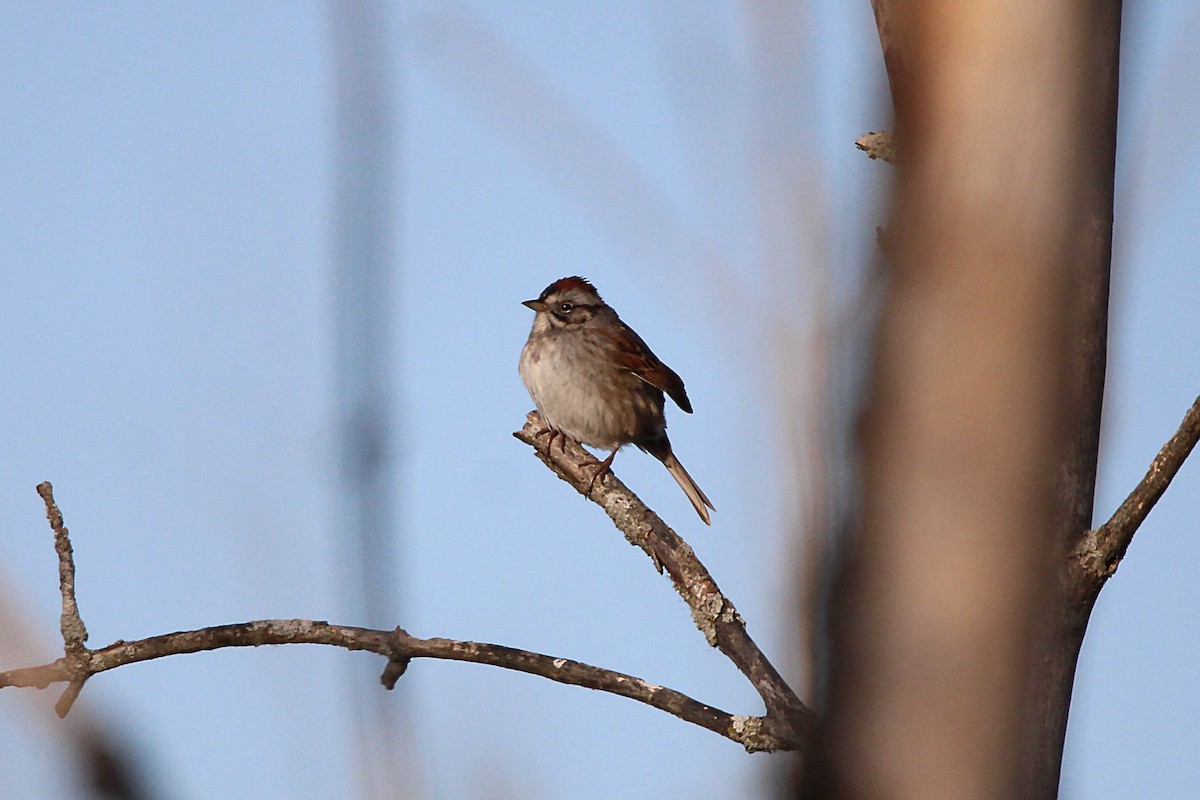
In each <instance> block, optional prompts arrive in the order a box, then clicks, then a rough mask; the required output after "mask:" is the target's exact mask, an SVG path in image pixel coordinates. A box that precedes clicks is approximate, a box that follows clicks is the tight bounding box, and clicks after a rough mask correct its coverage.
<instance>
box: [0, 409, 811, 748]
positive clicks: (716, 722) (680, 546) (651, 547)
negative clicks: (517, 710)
mask: <svg viewBox="0 0 1200 800" xmlns="http://www.w3.org/2000/svg"><path fill="white" fill-rule="evenodd" d="M539 423H540V420H538V419H537V418H536V415H531V418H530V422H529V423H527V424H526V426H525V428H524V429H523V430H522V431H520V432H518V433H517V434H516V436H517V437H518V438H521V439H522V440H526V436H528V437H529V440H533V441H531V443H532V444H534V447H535V448H538V456H539V457H540V458H542V460H543V461H545V462H546V463H547V464H548V465H549V466H550V467H551V468H552V469H553V470H554V471H555V472H556V473H557V474H559V475H560V477H563V478H564V479H565V480H568V481H569V482H571V483H572V485H575V486H576V488H577V489H580V490H581V491H586V489H587V488H588V484H589V483H590V481H591V474H590V471H586V470H583V469H581V468H582V467H584V466H586V465H590V464H591V463H593V461H594V459H592V458H591V457H590V456H588V455H587V454H586V453H585V452H584V451H583V450H582V449H581V448H579V447H577V446H574V445H568V446H567V449H566V451H565V452H560V453H559V454H558V455H556V456H551V455H549V454H548V453H547V452H546V451H545V448H544V447H539V444H538V442H537V441H536V440H535V437H533V432H534V431H536V429H537V428H536V426H537V425H538V424H539ZM556 449H557V448H556ZM38 494H40V495H41V496H42V498H43V500H44V501H45V503H46V514H47V517H48V519H49V520H50V525H51V528H52V529H53V531H54V541H55V550H56V552H57V553H58V559H59V591H60V593H61V595H62V607H63V611H62V623H61V628H62V635H63V650H64V654H63V657H62V658H59V659H57V660H55V661H53V662H51V663H48V664H42V665H40V666H34V667H22V668H19V669H12V670H8V671H6V672H0V688H4V687H8V686H13V687H36V688H46V687H47V686H49V685H50V684H52V683H66V684H67V689H66V690H65V691H64V692H63V696H62V698H61V699H60V700H59V702H58V705H57V706H56V708H57V711H58V713H59V715H60V716H65V715H66V714H67V712H68V711H69V710H70V708H71V705H72V703H74V701H75V699H76V698H77V697H78V696H79V693H80V691H81V690H82V688H83V685H84V683H85V682H86V681H87V680H88V679H89V678H90V677H91V676H92V675H95V674H97V673H100V672H106V671H108V670H111V669H116V668H117V667H122V666H125V665H127V664H134V663H137V662H140V661H148V660H151V659H155V658H164V657H166V656H172V655H182V654H185V653H197V652H201V651H205V650H217V649H221V648H225V647H258V646H260V645H280V644H321V645H328V646H332V647H341V648H345V649H347V650H365V651H369V652H373V653H378V654H379V655H381V656H383V657H384V658H386V659H387V665H386V667H385V668H384V670H383V675H382V677H381V682H382V683H383V685H384V686H385V687H386V688H388V689H391V688H393V687H394V686H395V684H396V682H397V681H398V680H399V678H400V676H401V675H403V674H404V671H405V670H406V669H407V667H408V664H409V662H410V661H411V660H412V659H416V658H434V659H445V660H451V661H469V662H473V663H476V664H488V665H491V666H495V667H500V668H502V669H511V670H515V671H518V672H525V673H528V674H531V675H538V676H540V677H543V678H548V679H550V680H553V681H557V682H559V683H564V684H569V685H573V686H583V687H586V688H589V689H596V690H598V691H603V692H608V693H610V694H615V695H620V696H622V697H628V698H630V699H633V700H637V701H639V702H642V703H645V704H646V705H649V706H653V707H654V708H657V709H659V710H662V711H666V712H667V713H669V714H672V715H674V716H676V717H678V718H680V719H682V720H684V721H685V722H690V723H693V724H695V725H699V726H701V727H703V728H706V729H708V730H711V731H713V732H715V733H719V734H721V735H722V736H724V737H726V738H728V739H731V740H732V741H735V742H737V743H738V744H740V745H742V746H743V747H745V748H746V750H747V751H750V752H756V751H778V750H799V749H802V748H803V747H804V746H805V745H806V743H807V737H808V735H809V733H810V732H811V730H812V727H813V724H814V722H815V717H814V715H813V714H812V712H811V711H809V710H808V709H807V708H806V707H804V705H803V704H801V703H800V701H799V699H797V698H796V696H795V694H794V693H793V692H792V691H791V689H790V688H789V687H788V686H787V684H786V683H784V682H783V679H782V678H781V677H780V676H779V674H778V673H777V672H776V671H775V669H774V667H772V666H771V664H770V662H768V661H767V659H766V657H765V656H764V655H763V654H762V652H761V651H760V650H759V649H758V647H757V646H756V645H755V644H754V642H753V641H751V640H750V638H749V636H748V635H747V634H746V632H745V626H744V623H743V622H742V620H741V618H740V617H739V616H738V614H737V611H736V610H734V608H733V605H732V604H731V603H730V602H729V601H728V600H727V599H726V598H725V597H724V595H722V594H721V592H720V590H719V589H718V588H717V586H716V583H715V582H714V581H713V579H712V576H711V575H709V574H708V571H707V570H705V569H704V567H703V565H701V564H700V562H699V561H698V560H697V559H696V557H695V554H694V553H692V551H691V548H690V547H688V545H687V544H686V543H685V542H683V540H682V539H680V538H679V537H678V536H677V535H676V534H675V533H674V531H672V530H671V529H670V528H668V527H667V526H666V525H665V524H664V523H663V522H662V520H661V519H659V518H658V516H657V515H655V514H654V512H652V511H650V510H649V509H648V508H646V507H645V506H644V505H643V504H642V503H641V501H640V500H638V499H637V497H635V496H634V495H633V494H632V493H631V492H630V491H629V490H628V489H626V488H625V487H624V486H623V485H622V484H621V483H620V481H618V480H617V479H616V478H615V477H613V476H611V475H610V476H609V477H607V478H605V479H604V480H603V481H600V482H597V484H596V487H595V493H594V499H595V500H596V501H597V502H598V503H600V504H601V506H602V507H604V508H605V510H606V511H607V512H608V513H609V515H610V516H611V517H612V518H613V520H614V521H615V522H617V523H618V526H621V530H622V531H623V532H624V533H625V535H626V537H627V538H629V540H630V541H631V542H633V543H635V544H638V545H639V546H640V547H642V549H644V550H645V551H646V552H647V554H649V555H650V557H651V558H652V559H653V560H654V563H655V565H656V566H657V568H658V569H659V571H660V572H661V571H662V570H663V569H664V568H665V569H666V570H667V572H668V573H669V574H670V575H671V578H672V580H673V581H674V582H675V585H676V588H677V589H678V590H679V591H680V593H681V594H682V595H683V596H684V599H685V600H686V601H687V602H688V605H689V606H690V607H691V609H692V616H693V618H694V619H695V621H696V625H697V627H699V628H700V630H701V631H702V632H704V634H705V636H706V637H707V638H708V640H709V642H710V643H712V644H713V645H714V646H716V647H718V648H720V649H721V651H722V652H724V653H725V654H726V655H728V656H729V658H730V659H731V660H732V661H733V662H734V663H735V664H736V665H737V666H738V668H739V669H740V670H741V671H742V672H743V673H744V674H745V675H746V676H747V677H748V678H749V679H750V680H751V681H752V682H753V683H754V685H755V687H756V688H757V689H758V691H759V693H760V694H761V695H762V697H763V701H764V704H765V705H766V708H767V714H766V715H765V716H761V717H758V716H741V715H736V714H730V713H728V712H725V711H722V710H721V709H719V708H714V707H713V706H709V705H706V704H704V703H701V702H699V701H698V700H694V699H693V698H691V697H689V696H687V695H685V694H683V693H682V692H678V691H675V690H674V689H670V688H667V687H665V686H657V685H655V684H652V683H648V682H647V681H645V680H642V679H641V678H637V677H634V676H632V675H626V674H623V673H620V672H616V671H613V670H609V669H603V668H601V667H594V666H591V665H589V664H584V663H582V662H579V661H573V660H571V659H567V658H557V657H554V656H549V655H543V654H541V653H533V652H529V651H527V650H518V649H515V648H511V647H504V646H502V645H495V644H484V643H480V642H465V641H456V640H453V639H441V638H433V639H421V638H418V637H416V636H412V635H411V634H409V633H408V632H406V631H404V630H401V629H400V628H397V629H395V630H393V631H381V630H373V629H369V628H358V627H351V626H344V625H332V624H330V623H328V622H322V621H314V620H302V619H291V620H258V621H254V622H245V623H239V624H234V625H220V626H215V627H210V628H200V629H197V630H191V631H179V632H176V633H168V634H163V635H161V636H152V637H150V638H147V639H140V640H138V641H132V642H126V641H117V642H114V643H113V644H110V645H108V646H107V647H102V648H98V649H95V650H91V649H89V648H88V647H87V645H86V641H87V631H86V628H85V627H84V624H83V619H82V618H81V616H80V614H79V608H78V605H77V603H76V599H75V563H74V557H73V552H72V547H71V541H70V536H69V534H68V532H67V528H66V526H65V525H64V524H63V519H62V514H61V513H60V512H59V509H58V506H57V505H56V503H55V501H54V495H53V488H52V487H51V485H50V484H49V483H43V484H41V485H40V486H38Z"/></svg>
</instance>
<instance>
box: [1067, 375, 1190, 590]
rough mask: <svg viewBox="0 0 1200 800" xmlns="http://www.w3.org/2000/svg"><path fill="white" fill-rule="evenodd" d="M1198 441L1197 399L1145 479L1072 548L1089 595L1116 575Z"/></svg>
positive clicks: (1160, 452) (1075, 561) (1157, 456)
mask: <svg viewBox="0 0 1200 800" xmlns="http://www.w3.org/2000/svg"><path fill="white" fill-rule="evenodd" d="M1197 441H1200V397H1197V398H1196V402H1194V403H1192V407H1191V408H1189V409H1188V411H1187V413H1186V414H1184V416H1183V421H1182V422H1181V423H1180V424H1179V429H1178V430H1176V431H1175V434H1174V435H1173V436H1172V437H1171V438H1170V439H1168V440H1167V443H1166V444H1164V445H1163V446H1162V449H1161V450H1159V451H1158V455H1156V456H1155V457H1154V460H1153V461H1152V462H1150V469H1149V470H1147V471H1146V475H1145V477H1143V478H1142V480H1141V482H1139V483H1138V485H1137V486H1135V487H1134V489H1133V491H1132V492H1130V493H1129V496H1128V497H1126V498H1125V502H1123V503H1121V505H1120V506H1119V507H1118V508H1117V510H1116V511H1115V512H1114V513H1113V515H1112V517H1111V518H1110V519H1109V520H1108V522H1106V523H1104V524H1103V525H1101V526H1100V527H1099V528H1096V529H1095V530H1093V531H1088V532H1087V534H1085V535H1084V537H1083V538H1082V539H1081V540H1080V541H1079V543H1078V544H1077V545H1076V546H1075V549H1074V551H1073V553H1072V557H1073V561H1074V563H1075V564H1076V565H1077V566H1078V567H1079V568H1080V569H1081V570H1082V571H1083V573H1084V574H1085V575H1087V576H1088V577H1089V578H1090V580H1089V582H1088V586H1087V588H1088V590H1089V591H1092V592H1098V591H1100V587H1101V586H1103V585H1104V582H1105V581H1107V580H1108V579H1109V578H1111V577H1112V576H1113V574H1114V573H1115V572H1116V571H1117V566H1118V565H1119V564H1120V563H1121V559H1122V558H1124V557H1125V551H1126V550H1128V549H1129V543H1130V542H1131V541H1133V535H1134V534H1135V533H1137V530H1138V528H1139V527H1141V524H1142V522H1144V521H1145V519H1146V516H1147V515H1149V513H1150V509H1152V508H1154V504H1155V503H1157V502H1158V499H1159V498H1160V497H1162V496H1163V492H1165V491H1166V490H1167V487H1168V486H1170V485H1171V481H1172V480H1174V478H1175V475H1176V473H1178V472H1179V468H1180V467H1182V466H1183V462H1184V461H1185V460H1186V459H1187V457H1188V455H1189V454H1190V453H1191V452H1192V449H1193V448H1194V447H1195V446H1196V442H1197Z"/></svg>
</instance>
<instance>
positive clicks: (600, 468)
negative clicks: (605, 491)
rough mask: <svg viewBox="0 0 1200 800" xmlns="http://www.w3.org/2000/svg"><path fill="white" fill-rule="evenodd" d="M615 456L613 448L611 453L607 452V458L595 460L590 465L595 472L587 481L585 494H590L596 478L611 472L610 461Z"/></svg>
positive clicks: (615, 452)
mask: <svg viewBox="0 0 1200 800" xmlns="http://www.w3.org/2000/svg"><path fill="white" fill-rule="evenodd" d="M616 457H617V451H616V450H613V451H612V452H611V453H609V454H608V458H606V459H604V460H603V461H600V460H597V461H596V463H595V464H594V465H592V466H595V467H596V473H595V474H594V475H592V479H591V480H590V481H588V488H587V491H586V492H584V494H585V495H590V494H591V493H592V489H593V488H595V486H596V480H597V479H598V478H600V477H601V476H603V475H607V474H608V473H610V472H612V462H613V459H614V458H616Z"/></svg>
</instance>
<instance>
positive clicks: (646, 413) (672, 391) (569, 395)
mask: <svg viewBox="0 0 1200 800" xmlns="http://www.w3.org/2000/svg"><path fill="white" fill-rule="evenodd" d="M524 305H525V306H528V307H529V308H531V309H533V311H535V312H536V314H537V316H535V317H534V318H533V329H532V330H531V331H530V332H529V339H528V340H527V341H526V342H525V348H524V349H523V350H522V351H521V364H520V369H521V380H522V381H523V382H524V383H525V388H526V389H528V390H529V396H530V397H532V398H533V402H534V404H535V405H536V406H537V410H538V413H539V414H541V415H542V419H543V420H544V421H545V423H546V426H547V429H546V430H547V431H548V432H549V433H550V438H551V442H553V439H554V437H555V436H556V435H560V434H565V435H566V436H570V437H571V438H572V439H574V440H576V441H577V442H580V443H581V444H586V445H588V446H590V447H596V448H599V449H601V450H612V453H611V454H609V456H608V458H606V459H604V461H601V462H599V464H598V467H597V470H596V474H595V476H593V478H592V481H593V483H594V482H595V480H596V479H597V478H599V477H600V476H601V475H604V474H605V473H606V472H608V471H609V470H610V468H611V467H612V462H613V458H615V457H616V455H617V451H618V450H620V449H621V448H622V447H623V446H625V445H627V444H634V445H637V446H638V447H639V448H640V449H642V450H644V451H645V452H647V453H649V454H650V455H652V456H654V457H655V458H657V459H658V460H659V461H661V462H662V463H663V466H665V467H666V468H667V471H668V472H670V473H671V476H672V477H673V478H675V480H676V481H678V482H679V485H680V486H681V487H682V488H683V491H684V493H685V494H686V495H687V496H688V500H690V501H692V506H694V507H695V509H696V513H697V514H699V515H700V519H702V520H704V522H705V524H711V523H710V521H709V514H708V510H709V509H710V508H711V509H713V510H714V511H715V510H716V509H715V508H713V504H712V503H711V502H709V500H708V498H707V497H706V496H705V495H704V492H703V491H701V489H700V487H699V486H697V485H696V482H695V481H694V480H692V476H691V475H688V473H687V470H685V469H684V468H683V465H682V464H680V463H679V459H677V458H676V457H675V454H674V453H673V452H672V451H671V440H670V439H668V438H667V420H666V416H665V415H664V414H663V408H664V405H665V402H666V401H665V400H664V399H663V393H664V392H666V394H667V395H669V396H670V397H671V399H672V400H674V401H675V404H676V405H678V406H679V407H680V408H682V409H683V410H684V411H686V412H687V413H689V414H690V413H692V404H691V402H689V401H688V396H687V392H686V391H685V390H684V388H683V381H682V380H681V379H680V377H679V376H678V375H676V374H675V371H674V370H672V369H671V368H670V367H668V366H667V365H666V364H664V363H662V362H661V361H659V360H658V357H657V356H656V355H654V353H653V352H651V350H650V348H649V347H648V346H647V345H646V343H645V342H644V341H642V337H640V336H638V335H637V334H636V333H635V332H634V331H633V329H632V328H630V327H629V326H628V325H626V324H625V323H624V322H622V321H621V318H620V317H618V316H617V312H616V311H613V309H612V308H611V307H610V306H609V305H607V304H606V303H605V302H604V301H603V300H602V299H600V295H599V293H598V292H597V291H596V289H595V288H594V287H593V286H592V285H591V284H590V283H588V282H587V281H586V280H584V279H583V278H579V277H571V278H561V279H559V280H557V281H555V282H554V283H552V284H550V285H549V286H547V287H546V289H545V291H543V292H542V293H541V295H539V296H538V298H537V299H536V300H526V301H525V302H524Z"/></svg>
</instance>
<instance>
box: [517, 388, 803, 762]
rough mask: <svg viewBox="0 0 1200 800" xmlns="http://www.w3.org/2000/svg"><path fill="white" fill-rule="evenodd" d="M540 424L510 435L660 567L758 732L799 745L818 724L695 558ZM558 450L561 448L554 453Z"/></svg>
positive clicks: (535, 419) (535, 420) (579, 451)
mask: <svg viewBox="0 0 1200 800" xmlns="http://www.w3.org/2000/svg"><path fill="white" fill-rule="evenodd" d="M544 429H545V425H544V423H543V422H542V418H541V417H540V416H539V415H538V413H537V412H536V411H531V412H530V413H529V416H528V417H527V419H526V422H525V427H523V428H522V429H521V430H519V431H517V432H516V433H514V434H513V436H515V437H517V438H518V439H520V440H521V441H523V442H525V443H526V444H528V445H530V446H531V447H533V448H534V450H535V452H536V454H537V457H538V458H539V459H541V460H542V462H543V463H545V464H546V466H548V467H550V469H551V470H553V472H554V473H555V474H556V475H558V477H560V478H562V479H563V480H564V481H566V482H567V483H569V484H571V486H573V487H575V490H576V491H578V492H579V493H580V494H582V495H584V496H585V497H587V498H588V499H590V500H592V501H593V502H595V503H596V504H597V505H599V506H600V507H601V508H603V509H604V511H605V513H606V514H608V516H609V518H611V519H612V521H613V524H615V525H616V526H617V528H618V529H619V530H620V531H621V532H622V533H623V534H625V538H626V539H627V540H628V541H629V543H630V544H632V545H635V546H637V547H640V548H641V549H642V550H643V551H645V553H646V555H648V556H649V557H650V560H651V562H652V563H653V564H654V566H655V568H656V569H658V571H659V572H662V570H663V569H664V568H665V569H666V571H667V574H668V575H670V577H671V582H672V583H673V584H674V586H675V590H676V591H677V592H678V593H679V596H680V597H682V598H683V599H684V601H685V602H686V603H687V604H688V607H689V608H691V610H692V619H693V620H694V621H695V623H696V627H697V628H699V629H700V632H701V633H703V634H704V637H705V639H707V640H708V643H709V644H711V645H712V646H714V647H716V648H717V649H719V650H720V651H721V652H722V653H724V654H725V656H726V657H728V658H729V660H730V661H732V662H733V663H734V665H735V666H736V667H737V668H738V669H739V670H740V671H741V672H742V674H743V675H745V676H746V678H747V679H749V681H750V683H751V684H753V686H754V688H755V689H756V690H757V691H758V693H759V696H761V697H762V699H763V703H764V705H765V706H766V711H767V714H766V718H765V726H766V727H767V728H768V729H770V730H771V732H772V733H773V734H774V735H776V736H778V737H779V738H782V739H786V740H790V741H797V742H804V741H807V739H808V738H809V737H810V735H811V734H812V732H813V731H814V730H815V727H816V721H817V717H816V714H815V713H813V711H812V710H811V709H809V708H808V707H807V706H805V705H804V703H803V702H801V700H800V698H799V697H797V696H796V693H795V692H794V691H792V688H791V687H790V686H788V684H787V682H785V681H784V680H783V677H782V676H781V675H780V674H779V672H778V671H777V670H776V669H775V667H774V666H773V665H772V664H771V662H770V661H769V660H768V659H767V657H766V655H765V654H764V653H763V652H762V650H760V649H759V647H758V645H757V644H755V642H754V640H753V639H751V638H750V635H749V634H748V633H747V632H746V623H745V621H744V620H743V619H742V618H741V616H740V615H739V614H738V613H737V610H736V609H735V608H734V607H733V603H731V602H730V601H729V599H728V598H727V597H725V595H724V594H722V593H721V590H720V588H718V587H717V583H716V581H715V580H713V577H712V575H710V574H709V572H708V570H707V569H706V568H705V567H704V565H703V564H701V563H700V560H699V559H698V558H696V554H695V552H693V551H692V548H691V547H690V546H689V545H688V543H687V542H685V541H684V540H683V539H682V538H680V536H679V535H678V534H677V533H675V531H673V530H672V529H671V528H670V527H669V526H668V525H667V524H666V523H665V522H663V521H662V519H661V518H660V517H659V516H658V515H657V514H655V513H654V512H653V511H651V510H650V509H649V508H647V507H646V505H645V504H644V503H642V501H641V500H640V499H638V497H637V495H635V494H634V493H633V492H631V491H629V489H628V488H626V486H625V485H624V484H623V483H621V481H620V480H619V479H618V478H617V477H616V476H615V475H613V474H612V473H611V472H610V473H608V474H607V475H605V476H604V477H603V478H602V479H601V480H599V481H596V482H595V484H594V485H593V482H592V477H593V474H594V471H595V470H594V465H595V463H596V459H595V458H594V457H593V456H591V455H590V454H589V453H588V452H587V451H585V450H584V449H583V448H582V447H580V446H579V445H578V444H576V443H574V442H571V441H563V440H564V439H565V438H566V437H557V442H556V445H555V446H554V447H550V446H549V437H548V436H546V435H541V436H539V435H538V434H539V433H540V432H541V431H542V430H544ZM558 443H561V444H562V446H561V447H560V446H558Z"/></svg>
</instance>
